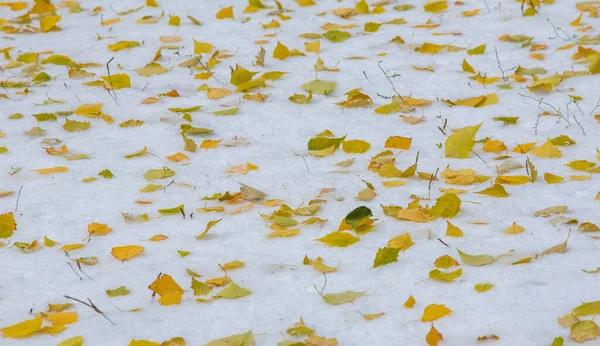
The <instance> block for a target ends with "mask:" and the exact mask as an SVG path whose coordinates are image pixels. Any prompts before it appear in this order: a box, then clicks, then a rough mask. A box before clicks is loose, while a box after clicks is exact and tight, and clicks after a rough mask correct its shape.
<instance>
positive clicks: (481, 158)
mask: <svg viewBox="0 0 600 346" xmlns="http://www.w3.org/2000/svg"><path fill="white" fill-rule="evenodd" d="M469 150H470V151H471V152H472V153H473V154H475V156H477V157H478V158H479V159H480V160H481V161H483V163H486V164H487V161H485V160H484V159H483V157H481V156H479V154H477V153H476V152H475V151H473V150H472V149H469Z"/></svg>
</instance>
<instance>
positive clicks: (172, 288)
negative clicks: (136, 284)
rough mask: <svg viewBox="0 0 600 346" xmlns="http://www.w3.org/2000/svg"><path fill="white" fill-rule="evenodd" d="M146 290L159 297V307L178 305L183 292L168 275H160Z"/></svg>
mask: <svg viewBox="0 0 600 346" xmlns="http://www.w3.org/2000/svg"><path fill="white" fill-rule="evenodd" d="M148 288H149V289H150V290H151V291H152V292H154V293H156V294H158V295H159V296H160V297H161V299H160V300H159V303H160V304H161V305H173V304H179V302H180V301H181V296H182V295H183V292H184V291H183V289H182V288H181V287H180V286H179V285H178V284H177V282H175V280H173V278H172V277H171V276H170V275H168V274H162V275H160V276H159V277H158V278H157V279H156V280H154V282H153V283H151V284H150V286H148Z"/></svg>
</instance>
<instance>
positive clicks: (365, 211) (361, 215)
mask: <svg viewBox="0 0 600 346" xmlns="http://www.w3.org/2000/svg"><path fill="white" fill-rule="evenodd" d="M371 216H373V212H372V211H371V209H369V208H367V207H365V206H360V207H358V208H356V209H354V210H352V211H351V212H349V213H348V215H346V218H345V220H346V223H347V224H348V225H349V226H350V227H352V228H354V229H357V228H358V226H359V225H360V223H361V222H362V220H364V219H365V218H368V217H371Z"/></svg>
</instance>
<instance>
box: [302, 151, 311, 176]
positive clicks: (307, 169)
mask: <svg viewBox="0 0 600 346" xmlns="http://www.w3.org/2000/svg"><path fill="white" fill-rule="evenodd" d="M302 160H303V161H304V166H306V171H307V172H308V173H310V169H309V168H308V164H307V163H306V158H304V155H302Z"/></svg>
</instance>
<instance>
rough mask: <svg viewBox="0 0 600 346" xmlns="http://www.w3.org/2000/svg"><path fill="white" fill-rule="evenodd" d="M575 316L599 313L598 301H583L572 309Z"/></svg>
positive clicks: (599, 304) (599, 303)
mask: <svg viewBox="0 0 600 346" xmlns="http://www.w3.org/2000/svg"><path fill="white" fill-rule="evenodd" d="M573 313H574V314H575V315H577V316H588V315H600V301H595V302H589V303H583V304H581V305H579V306H578V307H576V308H575V309H573Z"/></svg>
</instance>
